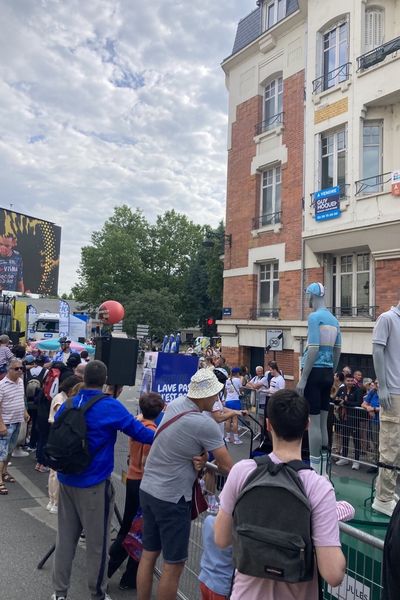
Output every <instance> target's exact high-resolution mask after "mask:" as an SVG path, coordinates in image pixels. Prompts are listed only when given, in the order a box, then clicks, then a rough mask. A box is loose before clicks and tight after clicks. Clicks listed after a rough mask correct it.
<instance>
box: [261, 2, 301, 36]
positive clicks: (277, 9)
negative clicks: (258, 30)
mask: <svg viewBox="0 0 400 600" xmlns="http://www.w3.org/2000/svg"><path fill="white" fill-rule="evenodd" d="M298 8H299V5H298V0H268V1H266V2H264V10H265V12H264V24H265V25H264V29H271V27H273V26H274V25H276V24H277V23H279V21H282V19H285V18H286V17H287V16H288V15H290V14H291V13H292V12H295V11H296V10H297V9H298Z"/></svg>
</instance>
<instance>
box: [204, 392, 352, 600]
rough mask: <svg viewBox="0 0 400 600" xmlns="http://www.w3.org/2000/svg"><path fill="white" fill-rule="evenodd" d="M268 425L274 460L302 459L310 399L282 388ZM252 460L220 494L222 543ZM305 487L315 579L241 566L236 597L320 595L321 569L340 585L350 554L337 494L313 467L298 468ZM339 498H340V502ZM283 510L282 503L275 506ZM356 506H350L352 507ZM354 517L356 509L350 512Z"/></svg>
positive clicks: (272, 599)
mask: <svg viewBox="0 0 400 600" xmlns="http://www.w3.org/2000/svg"><path fill="white" fill-rule="evenodd" d="M267 410H268V422H267V429H268V431H269V432H270V434H271V436H272V444H273V452H272V453H271V454H270V458H271V460H272V461H273V462H275V463H280V462H285V463H286V462H289V461H291V460H301V441H302V437H303V433H304V430H305V429H306V428H307V427H308V420H309V418H308V403H307V402H306V400H304V398H303V397H301V396H299V394H298V393H297V392H296V391H294V390H279V391H278V392H276V393H275V394H273V396H271V399H270V401H269V403H268V409H267ZM255 468H256V463H255V462H254V461H253V460H242V461H240V462H238V463H237V464H236V465H234V467H233V468H232V469H231V471H230V473H229V476H228V479H227V482H226V484H225V486H224V489H223V491H222V493H221V497H220V511H219V513H218V516H217V519H216V523H215V541H216V543H217V545H218V546H220V547H221V548H226V547H227V546H229V545H230V544H231V543H232V521H233V518H232V514H233V511H234V508H235V504H236V500H237V498H238V496H239V494H240V492H241V490H242V488H243V486H244V484H245V482H246V480H247V478H248V476H249V475H250V473H252V472H253V471H254V469H255ZM299 477H300V479H301V481H302V483H303V486H304V490H305V493H306V495H307V497H308V499H309V501H310V504H311V530H312V540H313V544H314V547H315V556H316V563H317V567H318V568H315V569H314V578H313V580H312V581H306V582H302V583H284V582H281V581H273V580H271V579H261V578H258V577H250V576H247V575H244V574H243V573H240V572H239V571H236V574H235V581H234V585H233V591H232V595H231V600H239V599H241V598H246V600H265V599H266V598H268V600H318V598H319V590H318V571H319V573H320V575H321V577H322V578H323V579H325V581H326V582H327V583H328V584H329V585H331V586H332V587H336V586H338V585H340V583H341V582H342V580H343V578H344V575H345V569H346V560H345V558H344V555H343V553H342V550H341V545H340V539H339V523H338V514H339V512H340V509H342V508H344V512H346V508H348V505H347V507H340V508H338V510H337V504H336V498H335V493H334V490H333V487H332V485H331V483H330V482H329V480H328V479H326V478H324V477H321V476H320V475H317V473H316V472H315V471H313V470H311V469H305V470H304V471H303V470H301V471H299ZM339 504H340V503H339ZM276 510H277V511H278V510H279V507H278V506H277V507H276ZM350 512H351V507H350ZM350 518H351V515H350Z"/></svg>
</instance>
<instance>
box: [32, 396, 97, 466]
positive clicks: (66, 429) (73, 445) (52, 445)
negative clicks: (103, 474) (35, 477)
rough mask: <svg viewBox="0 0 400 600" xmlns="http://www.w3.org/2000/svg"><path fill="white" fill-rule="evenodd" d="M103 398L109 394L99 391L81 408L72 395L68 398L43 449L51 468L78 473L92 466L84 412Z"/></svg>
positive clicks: (51, 428)
mask: <svg viewBox="0 0 400 600" xmlns="http://www.w3.org/2000/svg"><path fill="white" fill-rule="evenodd" d="M102 398H108V396H106V395H105V394H97V395H96V396H93V398H91V399H90V400H88V402H86V404H84V405H83V406H81V407H74V406H73V400H72V398H69V399H68V400H67V401H66V403H65V409H64V410H63V411H62V413H61V414H60V416H59V417H58V419H57V420H56V421H55V422H54V423H53V424H52V426H51V427H50V432H49V437H48V440H47V444H46V446H45V449H44V452H45V456H46V464H47V465H48V466H49V467H50V468H51V469H53V470H54V471H58V472H59V473H64V474H65V475H72V474H76V475H79V474H80V473H83V471H85V469H87V467H88V466H89V465H90V463H91V461H92V459H93V456H94V454H90V452H89V448H88V442H87V439H86V433H87V427H86V418H85V413H86V412H87V411H88V410H89V409H90V408H92V406H93V404H95V403H96V402H98V401H99V400H101V399H102ZM102 447H103V446H101V447H100V448H98V449H97V450H96V452H95V454H97V452H99V450H101V448H102Z"/></svg>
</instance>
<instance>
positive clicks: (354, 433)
mask: <svg viewBox="0 0 400 600" xmlns="http://www.w3.org/2000/svg"><path fill="white" fill-rule="evenodd" d="M331 411H332V413H331V423H332V456H333V457H334V458H337V459H344V460H348V461H349V462H350V461H353V462H358V463H360V465H365V466H367V467H373V466H376V465H377V463H378V461H379V421H377V420H374V419H371V418H370V416H369V413H367V411H366V410H365V409H364V408H361V407H355V408H347V407H338V406H334V405H333V404H332V405H331Z"/></svg>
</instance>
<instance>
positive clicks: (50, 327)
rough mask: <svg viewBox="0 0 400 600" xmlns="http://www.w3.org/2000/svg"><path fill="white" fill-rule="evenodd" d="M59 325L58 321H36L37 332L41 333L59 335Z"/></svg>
mask: <svg viewBox="0 0 400 600" xmlns="http://www.w3.org/2000/svg"><path fill="white" fill-rule="evenodd" d="M58 324H59V323H58V321H46V320H39V321H36V324H35V331H38V332H41V333H43V332H45V333H58Z"/></svg>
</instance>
